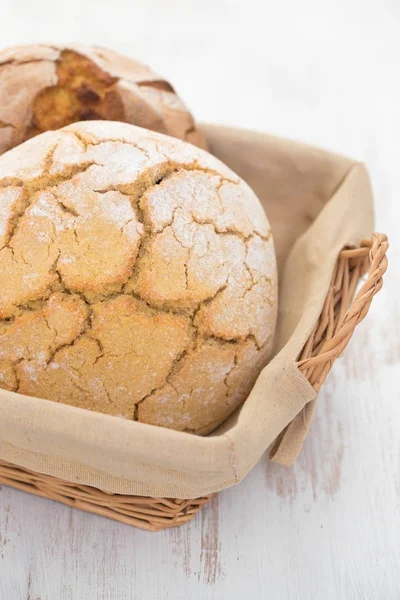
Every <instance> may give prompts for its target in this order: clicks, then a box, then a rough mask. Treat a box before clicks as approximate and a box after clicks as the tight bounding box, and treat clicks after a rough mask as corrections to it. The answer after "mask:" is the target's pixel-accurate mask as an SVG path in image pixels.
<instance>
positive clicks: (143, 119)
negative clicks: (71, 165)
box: [0, 45, 205, 153]
mask: <svg viewBox="0 0 400 600" xmlns="http://www.w3.org/2000/svg"><path fill="white" fill-rule="evenodd" d="M92 119H106V120H110V121H111V120H112V121H124V122H127V123H133V124H135V125H139V126H140V127H146V128H147V129H152V130H154V131H159V132H161V133H165V134H167V135H172V136H173V137H177V138H180V139H182V140H186V141H189V142H191V143H192V144H195V145H197V146H200V147H205V139H204V137H203V135H202V133H201V132H200V130H199V129H198V128H197V127H196V124H195V122H194V120H193V117H192V115H191V114H190V112H189V111H188V110H187V108H186V107H185V105H184V104H183V103H182V101H181V100H180V98H179V97H178V96H177V95H176V93H175V91H174V89H173V88H172V87H171V85H170V84H169V83H168V82H167V81H165V80H164V79H162V78H160V77H159V76H158V75H156V74H155V73H153V72H152V71H151V70H150V69H149V68H148V67H146V66H145V65H143V64H141V63H139V62H136V61H134V60H132V59H130V58H127V57H125V56H122V55H120V54H118V53H117V52H113V51H111V50H107V49H103V48H98V47H86V46H68V47H63V46H45V45H32V46H19V47H15V48H9V49H7V50H3V51H1V52H0V153H3V152H5V151H6V150H8V149H10V148H12V147H13V146H16V145H17V144H20V143H21V142H23V141H25V140H26V139H28V138H30V137H33V136H34V135H37V134H38V133H42V132H44V131H47V130H49V129H58V128H60V127H63V126H65V125H68V124H70V123H74V122H76V121H86V120H92Z"/></svg>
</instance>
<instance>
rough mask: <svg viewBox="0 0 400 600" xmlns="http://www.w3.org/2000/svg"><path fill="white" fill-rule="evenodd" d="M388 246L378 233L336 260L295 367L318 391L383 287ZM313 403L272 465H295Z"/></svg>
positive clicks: (281, 441) (281, 440) (284, 436)
mask: <svg viewBox="0 0 400 600" xmlns="http://www.w3.org/2000/svg"><path fill="white" fill-rule="evenodd" d="M388 247H389V243H388V240H387V237H386V235H385V234H382V233H374V234H373V235H372V238H371V239H370V240H363V241H362V242H361V243H360V246H359V247H358V248H346V249H344V250H342V251H341V253H340V254H339V256H338V260H337V262H336V266H335V270H334V273H333V277H332V281H331V284H330V287H329V290H328V294H327V297H326V300H325V303H324V306H323V309H322V312H321V315H320V317H319V319H318V321H317V323H316V325H315V327H314V329H313V330H312V332H311V334H310V337H309V338H308V340H307V342H306V344H305V346H304V348H303V350H302V352H301V354H300V356H299V360H298V362H297V366H298V368H299V369H300V371H302V372H303V373H304V375H305V376H306V377H307V379H308V381H309V382H310V383H311V385H312V386H313V388H314V389H315V391H316V392H319V390H320V388H321V386H322V384H323V383H324V381H325V379H326V378H327V376H328V373H329V371H330V370H331V368H332V366H333V363H334V362H335V360H336V358H337V357H338V356H339V355H340V354H342V352H343V351H344V349H345V348H346V346H347V344H348V343H349V341H350V338H351V336H352V335H353V333H354V330H355V328H356V326H357V325H358V323H360V322H361V321H362V320H363V319H364V318H365V316H366V315H367V313H368V310H369V307H370V306H371V302H372V299H373V297H374V296H375V294H377V293H378V292H379V290H380V289H381V288H382V285H383V275H384V273H385V271H386V269H387V264H388V261H387V257H386V252H387V250H388ZM367 272H368V277H367V279H366V281H365V282H364V283H363V285H362V286H361V288H360V290H359V291H358V293H357V294H356V296H355V297H354V299H353V296H354V293H355V289H356V286H357V283H358V281H359V279H360V277H362V276H363V275H364V274H365V273H367ZM352 299H353V300H352ZM315 404H316V399H315V400H312V401H311V402H309V403H307V404H306V405H305V406H304V407H303V408H302V410H301V411H300V412H299V414H298V415H297V416H296V417H295V418H294V419H293V420H292V421H291V422H290V423H289V425H287V426H286V428H285V429H284V430H283V431H282V433H281V434H280V435H279V436H278V438H277V439H276V440H275V443H274V445H273V447H272V449H271V451H270V455H269V457H270V459H271V460H273V461H274V462H278V463H280V464H283V465H287V466H289V465H291V464H292V463H293V462H294V460H295V459H296V458H297V456H298V454H299V452H300V450H301V448H302V446H303V443H304V440H305V438H306V435H307V432H308V429H309V426H310V424H311V420H312V416H313V414H314V410H315Z"/></svg>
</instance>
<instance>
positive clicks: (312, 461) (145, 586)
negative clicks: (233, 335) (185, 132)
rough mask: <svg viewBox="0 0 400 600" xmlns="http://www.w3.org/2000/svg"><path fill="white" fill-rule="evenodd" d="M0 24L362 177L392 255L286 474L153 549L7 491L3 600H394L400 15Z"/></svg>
mask: <svg viewBox="0 0 400 600" xmlns="http://www.w3.org/2000/svg"><path fill="white" fill-rule="evenodd" d="M1 15H2V21H3V22H4V23H7V27H6V28H4V30H3V32H2V40H1V43H2V45H4V46H5V45H8V44H15V43H28V42H33V41H37V40H39V39H43V40H47V39H48V38H49V36H50V37H52V38H54V39H56V40H57V41H59V42H68V41H71V40H80V41H84V42H93V43H101V44H102V45H105V46H107V45H108V46H113V47H114V48H115V49H117V50H119V51H121V52H125V53H127V54H131V55H133V56H136V57H137V58H139V59H142V60H144V61H145V62H148V63H150V64H151V65H152V67H153V68H154V69H155V70H158V71H160V72H161V73H162V74H163V75H164V76H166V77H167V78H169V79H170V80H172V81H174V82H175V83H176V87H177V89H178V91H179V93H180V94H181V95H182V97H184V98H185V99H186V101H187V103H188V104H189V106H190V108H191V109H192V110H193V112H194V113H195V114H196V116H197V117H198V118H199V119H200V120H203V121H211V122H221V123H226V124H234V125H237V126H243V127H249V128H256V129H259V130H264V131H268V132H270V133H275V134H278V135H282V136H289V137H293V138H297V139H300V140H303V141H308V142H310V143H314V144H319V145H322V146H325V147H327V148H329V149H332V150H336V151H338V152H341V153H344V154H348V155H350V156H354V157H355V158H357V159H359V160H362V161H364V162H366V164H367V166H368V168H369V170H370V173H371V178H372V183H373V187H374V192H375V197H376V213H377V227H376V228H377V230H378V231H384V232H385V233H387V234H388V236H389V238H390V241H391V249H390V252H389V261H390V267H389V271H388V274H387V276H386V278H385V286H384V289H383V291H382V292H381V293H380V294H379V295H378V296H377V298H376V299H375V300H374V303H373V305H372V308H371V311H370V314H369V315H368V317H367V318H366V320H365V321H364V322H363V323H362V324H361V325H360V326H359V328H358V330H357V332H356V334H355V336H354V338H353V339H352V341H351V342H350V345H349V347H348V349H347V350H346V353H345V355H344V357H343V358H342V359H341V360H338V361H337V362H336V364H335V368H334V370H333V372H332V373H331V375H330V376H329V378H328V380H327V382H326V384H325V385H324V388H323V391H322V393H321V395H320V398H319V401H318V406H317V410H316V416H315V419H314V421H313V424H312V427H311V432H310V435H309V437H308V439H307V440H306V444H305V448H304V451H303V452H302V454H301V456H300V458H299V459H298V461H297V463H296V464H295V465H294V466H293V467H291V468H290V469H286V468H284V467H279V466H277V465H272V464H271V463H268V462H267V461H266V459H265V458H264V459H262V460H261V461H260V463H259V464H258V465H257V466H256V468H255V469H254V470H253V471H252V472H251V474H250V475H249V476H248V477H247V478H246V480H245V481H243V482H242V483H241V484H240V485H238V486H237V487H235V488H232V489H230V490H226V491H225V492H223V493H221V494H219V495H218V497H216V498H214V499H213V501H212V502H210V503H209V504H208V505H207V506H206V507H205V508H203V510H202V512H201V513H200V514H199V515H198V516H197V517H196V519H195V520H194V521H192V522H191V523H189V524H188V525H187V526H185V527H183V528H180V529H176V530H167V531H165V532H162V533H158V534H151V533H147V532H144V531H139V530H135V529H131V528H129V527H126V526H124V525H121V524H118V523H115V522H111V521H108V520H106V519H103V518H100V517H96V516H93V515H88V514H84V513H80V512H78V511H74V510H72V509H69V508H67V507H64V506H60V505H57V504H55V503H53V502H50V501H46V500H42V499H40V498H35V497H31V496H28V495H27V494H24V493H22V492H17V491H15V490H11V489H9V488H6V487H2V489H1V490H0V600H39V599H40V600H125V599H127V600H131V599H134V600H165V599H166V600H180V599H182V600H186V599H187V598H191V599H194V600H198V599H199V600H214V599H215V600H225V599H226V600H228V599H229V600H230V599H232V598H233V599H236V598H248V599H249V600H258V599H260V600H264V599H266V600H322V599H323V600H338V599H340V600H353V599H354V600H399V599H400V388H399V384H398V380H399V376H400V300H399V299H400V281H399V267H398V265H399V264H400V242H399V241H398V240H399V239H400V236H399V233H398V231H399V227H400V202H399V198H400V178H399V160H400V159H399V142H398V140H399V139H400V112H399V106H400V83H399V81H400V80H399V77H398V57H399V55H400V41H399V35H398V31H399V27H400V8H399V4H398V2H396V1H394V0H382V2H380V3H376V2H374V1H373V0H364V1H363V2H359V1H358V0H346V1H345V0H337V2H335V3H321V2H318V1H317V0H305V1H304V2H302V3H297V2H294V1H292V0H282V1H281V2H279V3H276V2H274V3H271V4H269V3H268V2H267V3H265V2H261V0H260V1H258V0H247V2H236V1H232V2H230V3H226V2H224V1H223V0H203V1H202V3H201V5H198V6H197V5H196V8H194V5H193V3H191V2H186V1H185V0H171V1H170V2H168V3H165V2H162V0H148V1H147V2H145V3H144V2H143V3H127V2H125V1H124V0H114V1H113V2H112V3H104V2H94V0H87V1H86V2H84V3H82V2H80V0H69V2H68V10H65V11H64V12H63V14H62V15H60V9H59V7H58V6H57V4H56V3H53V2H50V0H36V1H35V2H25V1H23V0H3V2H2V13H1ZM110 24H111V26H110ZM133 25H134V30H133ZM133 31H134V35H133V33H132V32H133ZM49 32H51V34H49ZM182 48H184V51H183V50H182Z"/></svg>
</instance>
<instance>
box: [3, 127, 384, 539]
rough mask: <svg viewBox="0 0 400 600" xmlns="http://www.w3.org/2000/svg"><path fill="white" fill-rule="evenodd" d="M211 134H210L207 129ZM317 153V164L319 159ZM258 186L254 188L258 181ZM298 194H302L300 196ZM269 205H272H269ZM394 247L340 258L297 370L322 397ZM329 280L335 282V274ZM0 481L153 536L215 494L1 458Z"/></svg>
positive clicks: (297, 419) (287, 432)
mask: <svg viewBox="0 0 400 600" xmlns="http://www.w3.org/2000/svg"><path fill="white" fill-rule="evenodd" d="M206 131H207V133H210V131H208V130H207V129H206ZM211 133H212V131H211ZM211 137H212V136H211ZM210 146H211V150H212V151H213V152H215V153H216V154H217V155H218V156H219V157H220V158H222V160H225V162H227V163H228V164H229V165H230V166H231V167H232V168H234V169H235V170H236V171H237V172H239V174H241V175H242V176H243V177H245V178H246V173H245V172H241V169H240V168H239V167H238V165H237V164H235V157H233V159H232V160H226V158H227V157H225V156H224V155H223V152H216V151H215V150H219V149H218V148H213V144H210ZM221 154H222V156H221ZM310 156H311V159H312V155H310ZM250 158H251V159H252V160H253V159H254V157H250ZM242 171H243V170H242ZM250 183H251V184H252V185H253V181H251V182H250ZM259 186H260V184H258V185H257V183H256V184H255V185H253V187H254V189H255V191H256V193H257V194H258V195H259V197H260V198H261V199H262V190H261V188H260V187H259ZM257 187H258V189H257ZM303 193H304V194H307V189H305V190H303ZM293 196H294V197H296V192H294V194H293ZM263 204H264V205H265V202H263ZM295 210H296V209H294V212H295ZM268 214H269V215H270V220H271V224H272V228H273V232H274V235H275V237H276V233H275V231H274V222H275V221H276V222H278V220H279V217H278V216H277V217H276V218H275V216H274V214H273V211H272V212H271V214H270V213H268ZM308 225H309V223H308ZM283 226H285V223H283ZM303 229H305V227H304V228H303ZM298 234H300V236H301V234H302V231H299V232H296V235H297V236H298ZM285 236H286V240H287V243H286V245H287V246H288V247H289V246H291V245H293V244H289V242H290V239H289V238H290V236H289V234H288V233H287V232H286V233H285ZM387 249H388V242H387V238H386V236H385V235H383V234H373V235H372V237H371V239H368V240H364V241H362V242H361V243H360V244H359V246H358V247H356V246H355V245H354V244H352V247H346V248H344V249H343V250H342V251H340V252H339V254H338V255H337V253H336V264H335V265H334V268H333V275H332V278H331V283H330V285H328V286H327V287H328V289H327V293H326V295H325V301H324V302H323V301H322V303H321V305H322V310H319V318H318V316H317V318H316V319H314V321H313V323H314V326H313V328H312V330H311V333H310V334H309V336H308V339H307V340H306V341H305V343H304V345H303V348H302V350H301V352H300V353H299V355H298V356H297V363H296V366H297V369H299V370H300V371H301V372H302V373H303V375H304V376H305V377H306V379H307V380H308V382H309V383H310V384H311V386H312V388H313V389H314V390H315V392H316V393H318V391H319V390H320V388H321V386H322V385H323V383H324V381H325V379H326V377H327V375H328V373H329V371H330V370H331V368H332V366H333V363H334V361H335V359H336V358H337V357H338V356H340V355H341V354H342V352H343V351H344V349H345V348H346V346H347V344H348V342H349V340H350V338H351V336H352V334H353V332H354V330H355V328H356V326H357V325H358V323H360V321H362V320H363V319H364V317H365V316H366V314H367V313H368V310H369V307H370V305H371V302H372V299H373V297H374V296H375V294H377V293H378V292H379V290H380V289H381V287H382V283H383V282H382V276H383V274H384V273H385V271H386V268H387V258H386V252H387ZM287 253H288V252H286V254H287ZM277 254H278V263H279V262H281V263H283V262H284V261H285V260H286V256H283V255H284V254H285V251H284V250H281V249H280V248H277ZM332 265H333V262H332ZM330 273H332V268H331V269H330ZM366 274H367V277H366V279H365V281H364V282H363V283H362V285H361V287H360V288H359V290H358V292H356V290H357V287H358V284H359V282H360V279H361V278H362V277H364V276H365V275H366ZM327 281H328V282H329V277H328V279H327ZM296 355H297V353H296ZM296 355H295V356H296ZM314 407H315V397H314V398H313V399H312V400H311V401H309V402H307V403H306V404H305V405H304V406H303V407H302V408H301V410H300V412H299V413H298V414H297V415H295V416H294V417H293V418H288V419H287V421H286V426H285V428H284V429H283V431H281V433H280V434H279V435H277V437H276V438H275V442H274V443H273V445H272V446H271V449H270V457H271V459H272V460H276V461H277V462H280V463H281V464H290V463H291V462H292V460H293V459H294V458H295V456H297V454H298V452H299V451H300V449H301V446H302V443H303V441H304V438H305V436H306V434H307V430H308V426H309V424H310V422H311V419H312V415H313V411H314ZM277 433H279V432H277ZM288 441H289V442H290V443H288ZM288 448H289V451H288ZM0 484H3V485H7V486H11V487H14V488H16V489H18V490H22V491H25V492H28V493H31V494H34V495H36V496H41V497H43V498H48V499H51V500H56V501H58V502H61V503H63V504H66V505H67V506H70V507H73V508H78V509H80V510H83V511H87V512H91V513H94V514H97V515H101V516H105V517H108V518H111V519H114V520H116V521H120V522H122V523H126V524H128V525H132V526H136V527H140V528H142V529H147V530H150V531H160V530H163V529H165V528H167V527H174V526H178V525H182V524H184V523H187V522H188V521H190V520H191V519H192V518H193V517H194V516H195V514H196V513H197V512H198V511H199V509H200V508H201V506H202V505H203V504H205V503H206V502H207V501H208V499H209V498H210V497H211V495H204V496H203V497H200V498H197V499H187V500H185V499H174V498H160V497H149V496H139V495H130V494H121V493H108V492H105V491H101V490H100V489H97V488H96V487H92V486H90V485H82V484H80V483H71V482H69V481H66V480H64V479H59V478H57V477H54V476H51V475H45V474H41V473H38V472H35V471H32V470H29V469H27V468H24V467H21V466H17V465H15V464H11V463H10V462H9V461H7V460H0Z"/></svg>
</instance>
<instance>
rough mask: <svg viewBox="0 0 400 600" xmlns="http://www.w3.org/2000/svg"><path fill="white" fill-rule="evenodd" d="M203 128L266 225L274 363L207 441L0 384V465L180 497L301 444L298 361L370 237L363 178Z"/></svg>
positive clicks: (308, 390)
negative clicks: (341, 265) (344, 266)
mask: <svg viewBox="0 0 400 600" xmlns="http://www.w3.org/2000/svg"><path fill="white" fill-rule="evenodd" d="M204 130H205V132H206V135H207V138H208V142H209V146H210V149H211V151H212V152H213V153H214V154H216V155H217V156H218V157H219V158H221V159H222V160H223V161H224V162H226V163H227V164H228V165H229V166H230V167H231V168H233V169H234V170H235V171H237V172H238V174H239V175H241V176H242V177H243V178H244V179H245V180H246V181H247V182H248V183H249V184H250V185H251V186H252V187H253V188H254V190H255V191H256V193H257V194H258V196H259V197H260V200H261V201H262V203H263V205H264V207H265V208H266V210H267V213H268V216H269V219H270V222H271V226H272V230H273V234H274V239H275V243H276V249H277V256H278V262H279V277H280V300H279V317H278V330H277V338H276V349H275V356H274V358H273V360H272V361H271V362H270V364H269V365H268V366H267V367H266V368H265V369H264V370H263V371H262V373H261V374H260V376H259V378H258V380H257V382H256V384H255V386H254V388H253V390H252V392H251V393H250V395H249V397H248V399H247V400H246V402H245V404H244V405H243V407H242V408H241V409H240V410H239V411H237V412H236V414H234V415H233V416H232V417H231V418H230V419H229V420H228V421H227V422H226V423H224V424H223V425H222V426H221V427H220V428H219V429H218V430H216V431H215V432H214V433H213V434H212V435H210V436H208V437H205V438H202V437H199V436H195V435H191V434H188V433H182V432H176V431H171V430H167V429H161V428H156V427H153V426H150V425H145V424H143V423H137V422H131V421H126V420H123V419H118V418H116V417H111V416H109V415H103V414H98V413H92V412H89V411H85V410H83V409H79V408H75V407H72V406H66V405H62V404H57V403H54V402H49V401H46V400H41V399H36V398H28V397H25V396H22V395H19V394H15V393H12V392H6V391H1V392H0V415H1V418H0V459H1V460H2V461H3V462H4V463H11V464H13V465H18V466H19V467H21V468H22V469H26V470H29V471H31V472H35V473H36V474H38V473H42V474H44V475H47V476H53V477H56V478H58V479H61V480H64V481H67V482H70V483H71V484H72V485H74V484H77V485H78V486H92V487H94V488H98V489H100V490H103V491H104V492H105V493H108V494H110V493H111V494H123V495H131V496H134V495H136V496H145V497H156V498H164V497H165V498H178V499H183V500H187V499H190V498H203V497H205V496H208V495H209V494H211V493H214V492H217V491H219V490H221V489H223V488H225V487H228V486H230V485H233V484H235V483H237V482H238V481H240V480H241V479H243V477H244V476H245V475H246V474H247V473H248V471H249V470H250V469H251V468H252V467H253V466H254V464H255V463H256V462H257V461H258V460H259V458H260V456H261V455H262V454H263V453H264V452H265V450H266V449H267V447H269V446H270V445H271V443H272V442H273V441H274V440H276V439H277V437H278V436H279V435H280V434H281V432H282V431H284V430H286V435H284V436H282V437H281V438H280V440H281V441H282V442H285V447H286V443H287V441H288V440H289V439H293V438H295V441H296V444H297V445H296V444H295V446H293V447H296V448H298V447H299V445H301V442H302V439H303V437H304V431H303V430H292V429H290V427H289V428H288V429H286V428H287V426H288V425H289V423H290V422H292V421H293V422H294V423H295V422H296V419H297V415H299V414H303V413H302V411H303V409H304V407H305V406H308V407H311V406H312V405H313V404H312V402H313V401H314V400H315V398H316V394H317V391H316V389H314V387H313V385H311V384H310V382H309V381H308V378H307V377H308V375H307V376H306V374H305V373H303V372H302V371H301V370H300V369H299V368H298V366H297V360H298V357H299V355H300V353H301V351H302V349H303V348H304V347H305V345H306V342H307V340H308V339H309V337H310V335H311V334H312V333H313V329H314V327H315V323H316V322H317V321H318V318H319V316H320V315H321V312H323V307H324V302H325V300H326V298H327V294H328V292H329V289H330V281H331V278H332V274H333V272H334V268H335V264H336V260H337V257H338V255H339V253H340V252H341V250H342V249H343V248H345V247H347V248H356V247H357V246H358V245H359V243H360V240H362V239H364V238H370V237H371V234H372V231H373V211H372V196H371V189H370V185H369V179H368V175H367V173H366V171H365V169H364V167H363V166H362V165H359V164H357V163H355V162H353V161H351V160H349V159H346V158H343V157H340V156H336V155H334V154H331V153H328V152H325V151H322V150H319V149H315V148H311V147H308V146H304V145H302V144H297V143H294V142H289V141H286V140H280V139H277V138H274V137H271V136H267V135H263V134H258V133H252V132H246V131H241V130H235V129H227V128H221V127H216V126H205V127H204ZM363 252H365V251H363ZM353 258H354V257H353ZM364 258H365V257H364ZM364 258H363V260H364ZM310 356H312V355H310ZM330 360H331V359H330ZM307 410H308V409H307ZM285 440H286V441H285ZM283 450H284V446H281V454H279V452H275V459H276V460H281V462H285V463H286V462H288V456H289V455H290V456H292V458H293V456H294V454H295V452H293V451H292V450H290V452H288V451H286V450H285V452H283ZM196 502H198V501H196ZM195 505H196V506H197V504H195ZM185 510H186V508H185Z"/></svg>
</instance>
